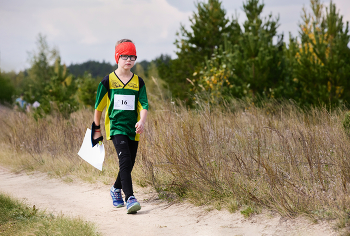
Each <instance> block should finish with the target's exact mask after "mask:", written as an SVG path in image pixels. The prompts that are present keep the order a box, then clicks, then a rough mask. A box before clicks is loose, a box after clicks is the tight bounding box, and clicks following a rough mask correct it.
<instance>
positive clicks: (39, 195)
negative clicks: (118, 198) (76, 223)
mask: <svg viewBox="0 0 350 236" xmlns="http://www.w3.org/2000/svg"><path fill="white" fill-rule="evenodd" d="M0 191H1V192H5V193H8V194H10V195H11V196H13V197H16V198H19V199H25V201H26V202H27V203H28V204H31V205H33V204H35V205H36V207H37V208H39V209H41V210H44V209H46V210H47V211H48V212H53V213H63V214H64V215H69V216H80V217H81V218H83V219H86V220H88V221H92V222H95V223H96V225H97V226H98V228H99V232H101V233H102V234H103V235H118V236H123V235H127V236H134V235H142V236H153V235H157V236H162V235H167V236H172V235H176V236H179V235H181V236H182V235H191V236H192V235H198V236H205V235H223V236H226V235H232V236H233V235H237V236H238V235H265V236H267V235H315V236H316V235H317V236H323V235H336V234H335V233H334V231H332V230H331V227H330V226H329V225H327V224H326V223H320V224H311V223H310V221H307V220H305V219H304V220H303V219H295V220H287V219H283V218H281V217H279V216H277V215H276V216H274V217H271V216H268V215H266V214H261V215H258V216H255V217H252V218H251V219H244V217H243V216H242V215H241V214H240V213H235V214H230V213H228V212H227V211H224V210H222V211H216V210H213V211H210V212H207V211H205V210H204V209H203V208H199V207H194V206H191V205H190V204H186V203H181V204H173V205H169V204H167V203H166V202H163V201H161V200H158V199H157V198H156V195H155V194H154V193H149V192H148V193H147V192H146V191H147V190H145V189H142V188H138V189H136V191H135V196H136V197H137V198H138V200H139V201H140V203H141V206H142V209H141V211H140V212H138V213H137V214H135V215H127V214H126V208H125V207H124V208H119V209H116V208H113V207H112V203H111V198H110V196H109V186H105V185H99V184H94V185H92V184H87V183H79V182H78V181H74V183H71V184H67V183H64V182H62V181H60V180H58V179H50V178H48V177H47V176H46V175H44V174H33V175H26V174H13V173H11V172H9V171H8V170H7V169H5V168H2V167H0Z"/></svg>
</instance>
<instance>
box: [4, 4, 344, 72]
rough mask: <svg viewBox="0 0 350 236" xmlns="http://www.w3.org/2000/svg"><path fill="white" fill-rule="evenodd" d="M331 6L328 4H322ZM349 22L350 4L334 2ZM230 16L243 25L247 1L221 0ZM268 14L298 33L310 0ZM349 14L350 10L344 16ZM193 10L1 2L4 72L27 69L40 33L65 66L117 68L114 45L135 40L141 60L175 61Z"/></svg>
mask: <svg viewBox="0 0 350 236" xmlns="http://www.w3.org/2000/svg"><path fill="white" fill-rule="evenodd" d="M323 2H324V3H325V4H326V5H329V1H323ZM333 2H334V3H335V4H336V5H337V7H338V9H340V14H341V15H343V16H344V20H345V21H350V11H349V10H350V1H349V0H334V1H333ZM222 4H223V7H224V8H225V9H226V11H227V16H228V17H229V18H232V16H233V15H235V14H236V13H237V14H238V15H239V21H240V22H241V23H242V22H244V19H245V17H244V14H243V11H242V5H243V0H222ZM264 4H265V8H264V12H263V14H264V15H268V14H270V13H271V12H272V14H273V16H278V15H279V16H280V27H279V32H280V33H282V32H284V33H285V36H287V37H286V38H288V34H289V32H291V33H292V34H293V36H296V35H297V34H298V23H300V20H301V18H300V14H301V11H302V7H303V6H306V7H309V0H293V1H289V0H265V1H264ZM346 9H348V10H347V11H346ZM193 11H195V1H191V0H59V1H57V0H25V1H24V0H0V53H1V55H0V60H1V61H0V67H1V70H3V71H10V70H15V71H20V70H23V69H25V68H28V67H29V63H28V52H31V51H33V50H35V49H36V45H35V42H36V39H37V36H38V34H39V33H41V34H43V35H45V36H46V38H47V41H48V43H49V45H50V46H51V47H56V48H58V49H59V51H60V55H61V58H62V61H63V62H64V63H65V64H67V65H69V64H71V63H82V62H85V61H87V60H97V61H103V60H104V61H107V62H110V63H114V45H115V43H116V41H117V40H119V39H121V38H130V39H132V40H133V41H134V42H135V44H136V48H137V53H138V61H141V60H152V59H154V58H156V57H157V56H159V55H160V54H169V55H171V56H172V57H173V58H174V57H175V50H176V48H175V46H174V44H173V42H174V41H175V37H176V36H175V33H176V31H178V30H179V28H180V23H182V24H184V25H186V26H187V27H188V28H189V17H190V16H191V15H192V14H193Z"/></svg>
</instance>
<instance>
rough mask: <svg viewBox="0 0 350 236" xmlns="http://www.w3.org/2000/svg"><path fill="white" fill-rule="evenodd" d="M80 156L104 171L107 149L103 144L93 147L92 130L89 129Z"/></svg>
mask: <svg viewBox="0 0 350 236" xmlns="http://www.w3.org/2000/svg"><path fill="white" fill-rule="evenodd" d="M78 155H79V156H80V157H81V158H83V159H84V160H85V161H87V162H88V163H89V164H90V165H92V166H93V167H95V168H97V169H99V170H101V171H102V165H103V161H104V159H105V147H104V146H103V143H102V142H101V145H100V144H96V145H95V146H94V147H91V130H90V129H87V130H86V133H85V137H84V141H83V144H82V145H81V147H80V150H79V152H78Z"/></svg>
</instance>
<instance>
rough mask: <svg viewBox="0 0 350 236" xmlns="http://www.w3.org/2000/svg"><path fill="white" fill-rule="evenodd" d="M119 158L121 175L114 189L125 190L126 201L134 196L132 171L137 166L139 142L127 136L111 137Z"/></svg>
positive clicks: (119, 174)
mask: <svg viewBox="0 0 350 236" xmlns="http://www.w3.org/2000/svg"><path fill="white" fill-rule="evenodd" d="M111 138H112V141H113V144H114V147H115V150H116V151H117V154H118V158H119V173H118V177H117V179H116V181H115V183H114V188H119V189H123V192H124V195H125V201H127V200H128V198H129V197H130V196H133V195H134V191H133V188H132V180H131V171H132V168H133V167H134V164H135V158H136V153H137V147H138V144H139V142H138V141H133V140H131V139H129V138H128V136H126V135H122V134H117V135H114V136H112V137H111Z"/></svg>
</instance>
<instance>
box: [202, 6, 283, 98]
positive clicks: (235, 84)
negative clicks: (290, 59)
mask: <svg viewBox="0 0 350 236" xmlns="http://www.w3.org/2000/svg"><path fill="white" fill-rule="evenodd" d="M263 8H264V4H259V0H247V1H246V2H245V3H244V4H243V9H244V12H245V13H246V16H247V20H246V21H245V22H244V24H243V28H244V32H243V33H242V34H240V36H239V38H238V43H237V44H233V43H232V41H234V40H232V39H230V36H228V38H227V41H226V42H225V43H224V44H223V48H220V47H219V49H218V50H215V52H214V54H213V56H212V57H211V58H210V59H209V60H208V61H207V62H206V64H204V65H203V66H202V68H204V69H201V70H200V71H199V73H195V74H198V77H197V81H198V83H199V86H200V87H202V88H204V90H208V91H210V93H211V94H212V98H213V99H214V100H215V99H217V98H219V97H220V96H226V95H228V96H230V95H233V96H235V97H243V96H251V97H256V96H266V97H274V96H275V91H278V90H281V88H280V86H281V83H282V81H283V78H284V67H285V60H284V55H283V50H284V44H283V35H280V36H279V40H278V42H277V44H274V43H273V38H274V37H275V36H276V35H277V27H278V18H276V19H272V15H270V16H269V17H268V18H266V19H262V18H261V13H262V10H263ZM196 90H197V91H198V88H197V89H196Z"/></svg>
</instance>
